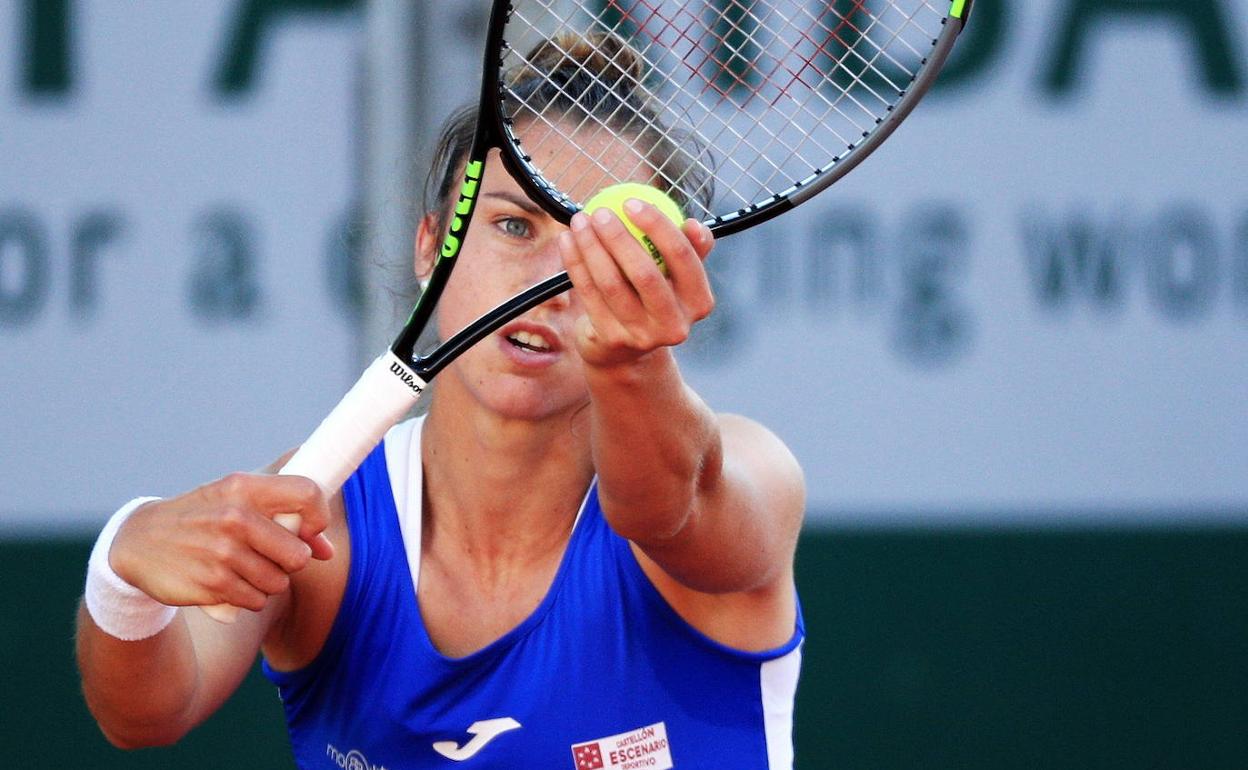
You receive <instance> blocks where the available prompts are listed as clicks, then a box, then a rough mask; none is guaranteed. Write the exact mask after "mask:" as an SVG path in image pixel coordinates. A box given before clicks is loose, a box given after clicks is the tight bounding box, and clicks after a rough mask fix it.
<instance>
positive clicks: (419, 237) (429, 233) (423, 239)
mask: <svg viewBox="0 0 1248 770" xmlns="http://www.w3.org/2000/svg"><path fill="white" fill-rule="evenodd" d="M436 228H437V221H436V220H435V219H434V217H433V215H432V214H426V215H425V216H423V217H421V218H420V225H418V226H417V228H416V253H415V255H414V256H415V259H414V261H413V268H414V270H415V272H416V280H418V281H420V283H421V285H422V286H424V285H425V283H426V282H427V281H428V280H429V274H430V273H432V272H433V263H434V262H436V261H437V253H438V245H439V244H438V240H439V239H438V235H437V229H436Z"/></svg>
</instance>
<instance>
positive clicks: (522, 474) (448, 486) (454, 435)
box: [421, 394, 593, 567]
mask: <svg viewBox="0 0 1248 770" xmlns="http://www.w3.org/2000/svg"><path fill="white" fill-rule="evenodd" d="M446 395H450V394H446ZM454 400H455V399H454V398H453V397H452V398H450V399H446V398H443V399H439V398H438V397H437V395H436V394H435V395H434V397H433V399H432V403H431V405H430V411H429V416H428V417H427V418H426V421H425V425H424V428H423V432H422V433H423V435H422V441H421V460H422V463H423V465H424V479H425V482H424V491H425V498H424V499H425V504H424V531H425V533H426V536H425V539H424V542H425V544H426V547H430V548H432V547H437V548H438V549H439V550H443V549H447V548H449V549H450V551H451V552H454V553H456V554H457V555H458V557H459V558H464V559H469V560H471V561H473V562H475V563H478V564H491V565H494V566H495V567H498V566H502V565H504V564H506V563H508V562H511V563H518V562H522V561H525V562H527V561H530V560H535V559H541V558H544V557H545V556H547V555H549V554H551V553H554V552H561V551H562V548H563V545H564V544H565V543H566V542H567V538H568V534H569V533H570V532H571V529H572V524H573V522H574V521H575V518H576V514H577V512H578V511H579V509H580V505H581V502H582V500H583V499H584V496H585V492H586V490H587V489H588V487H589V483H590V481H591V480H592V479H593V465H592V462H591V459H590V450H589V425H588V421H587V420H585V419H584V418H583V417H581V416H580V415H581V414H582V413H583V412H584V410H580V411H579V412H577V413H575V414H572V415H558V416H553V417H550V418H547V419H543V420H540V421H533V420H525V419H516V418H509V417H504V416H500V415H498V414H496V413H492V412H488V411H486V410H482V409H479V408H477V409H473V408H470V407H469V408H464V407H465V406H466V405H463V404H454V403H450V401H454ZM435 543H436V546H435ZM444 552H446V551H444Z"/></svg>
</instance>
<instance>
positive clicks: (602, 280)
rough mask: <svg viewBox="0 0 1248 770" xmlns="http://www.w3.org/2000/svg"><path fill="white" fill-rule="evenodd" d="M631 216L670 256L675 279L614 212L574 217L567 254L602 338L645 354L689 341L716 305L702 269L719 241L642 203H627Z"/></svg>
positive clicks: (565, 239) (563, 243) (563, 246)
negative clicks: (656, 348)
mask: <svg viewBox="0 0 1248 770" xmlns="http://www.w3.org/2000/svg"><path fill="white" fill-rule="evenodd" d="M624 211H625V214H626V215H627V216H628V218H629V219H630V220H631V221H632V222H633V223H634V224H635V225H636V226H637V227H638V228H639V229H641V230H642V232H644V233H645V234H646V235H647V236H648V237H649V238H650V240H651V242H652V243H654V245H655V247H656V248H657V249H658V251H659V252H660V253H661V254H662V255H663V258H664V261H665V262H666V264H667V267H668V276H664V275H663V273H662V272H661V271H660V270H659V268H658V266H657V265H656V264H655V262H654V261H653V259H652V258H651V256H650V254H649V252H648V250H647V249H646V248H644V247H643V246H642V245H641V244H640V243H639V242H638V241H637V239H636V238H634V237H633V235H632V234H631V233H630V232H629V231H628V229H627V228H626V227H625V226H624V223H623V222H621V221H620V219H619V218H618V217H617V216H616V215H615V214H614V213H612V212H611V211H609V210H606V209H601V210H599V211H596V212H594V214H593V215H592V216H587V215H585V214H583V213H582V214H577V215H576V216H574V217H573V219H572V222H571V231H570V233H565V234H564V235H563V236H562V237H561V238H560V242H559V250H560V254H561V257H562V258H563V261H564V267H565V268H566V269H567V271H568V275H569V277H570V278H571V279H572V283H573V285H574V286H575V287H576V290H577V294H578V296H579V297H580V298H581V300H582V302H583V304H584V305H585V309H586V315H587V316H588V317H589V319H590V322H591V324H592V326H593V331H594V333H595V335H594V336H595V337H596V338H598V339H599V340H604V341H605V342H604V344H607V345H614V346H624V347H631V348H634V349H636V350H638V351H642V352H644V351H646V350H649V349H653V348H655V347H659V346H665V345H675V344H678V343H680V342H683V341H684V340H685V339H686V338H687V337H688V334H689V330H690V328H691V326H692V324H693V323H694V322H696V321H698V320H701V319H702V318H705V317H706V316H707V315H708V314H709V313H710V312H711V310H712V309H713V307H714V298H713V295H712V293H711V289H710V281H709V279H708V277H707V275H706V270H705V268H704V266H703V264H702V260H703V259H705V257H706V255H707V254H708V253H709V252H710V250H711V248H712V246H713V245H714V238H713V237H712V235H711V233H710V231H709V229H707V228H706V226H705V225H703V224H701V223H700V222H697V221H696V220H692V219H691V220H687V221H686V222H685V223H684V224H683V225H682V226H680V227H678V226H676V225H675V224H674V223H672V222H671V220H669V219H668V218H667V217H666V216H665V215H664V214H663V213H662V212H660V211H659V210H658V209H656V208H655V207H654V206H652V205H650V204H648V203H644V202H642V201H640V200H636V199H630V200H628V201H626V202H625V203H624Z"/></svg>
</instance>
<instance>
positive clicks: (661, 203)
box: [583, 182, 685, 275]
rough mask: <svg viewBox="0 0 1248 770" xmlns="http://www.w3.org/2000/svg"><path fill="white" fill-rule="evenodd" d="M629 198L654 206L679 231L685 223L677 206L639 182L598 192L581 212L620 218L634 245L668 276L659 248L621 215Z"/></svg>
mask: <svg viewBox="0 0 1248 770" xmlns="http://www.w3.org/2000/svg"><path fill="white" fill-rule="evenodd" d="M629 198H636V199H637V200H640V201H645V202H646V203H649V204H651V205H653V206H654V207H655V208H657V209H658V210H659V211H661V212H663V214H664V215H666V216H667V218H668V219H670V220H672V221H673V222H675V223H676V226H677V227H680V226H681V225H683V224H684V223H685V215H684V213H683V212H682V211H681V210H680V206H679V204H677V203H676V201H674V200H672V199H671V198H669V197H668V196H667V194H666V193H664V192H663V191H662V190H660V189H658V188H656V187H651V186H650V185H648V184H640V183H638V182H622V183H620V184H613V185H610V186H609V187H604V188H602V189H601V190H599V191H598V192H597V193H596V194H595V195H594V196H593V197H592V198H590V199H589V200H588V201H586V202H585V207H584V209H583V210H584V211H585V213H586V214H592V213H594V212H595V211H597V210H598V209H603V208H606V209H611V210H612V211H614V212H615V215H616V216H617V217H619V218H620V221H621V222H623V223H624V226H625V227H627V228H628V231H629V232H630V233H632V234H633V237H634V238H636V239H637V241H638V242H639V243H640V244H641V245H642V246H645V247H646V250H647V251H649V252H650V256H651V257H652V258H653V259H654V263H655V264H656V265H658V266H659V270H661V271H662V272H663V274H664V275H667V263H665V262H664V261H663V255H662V254H660V253H659V250H658V248H656V247H655V245H654V243H652V242H651V241H650V239H649V238H648V237H646V234H645V233H643V232H642V231H641V229H640V228H638V227H637V226H636V225H634V224H633V223H632V221H631V220H630V219H629V218H628V215H627V214H625V213H624V201H626V200H628V199H629Z"/></svg>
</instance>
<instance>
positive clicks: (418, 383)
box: [203, 350, 426, 623]
mask: <svg viewBox="0 0 1248 770" xmlns="http://www.w3.org/2000/svg"><path fill="white" fill-rule="evenodd" d="M425 384H426V383H425V381H424V380H422V379H421V378H419V377H417V376H416V374H415V372H413V371H412V370H411V368H410V367H409V366H408V365H407V364H406V363H404V362H403V361H402V360H401V359H399V357H398V356H396V355H395V354H394V353H393V352H392V351H389V350H387V351H386V352H385V353H383V354H382V355H381V356H379V357H378V358H377V360H375V361H373V363H371V364H369V366H368V368H367V369H365V370H364V373H363V374H361V375H360V379H359V380H357V381H356V383H355V385H353V386H352V387H351V390H349V391H347V394H346V395H345V396H343V397H342V400H341V401H339V402H338V405H337V406H335V407H334V408H333V410H332V411H331V412H330V413H329V415H328V416H326V418H325V419H324V420H322V421H321V424H320V425H318V426H317V428H316V430H314V431H312V435H311V436H308V439H307V441H304V442H303V445H302V446H300V447H299V449H298V450H296V451H295V453H294V455H292V456H291V458H290V460H289V461H287V463H286V465H284V466H283V467H282V469H281V470H280V471H278V472H279V473H280V474H281V475H283V476H307V477H308V478H310V479H312V480H313V481H315V482H316V483H317V484H318V485H320V487H321V490H322V491H324V492H325V494H326V496H329V495H332V494H334V493H335V492H337V491H338V489H339V488H340V487H341V486H342V484H343V482H345V481H346V480H347V477H348V476H350V475H351V474H352V473H353V472H354V471H355V469H356V468H358V467H359V465H360V463H361V462H363V461H364V458H365V457H367V456H368V453H369V452H371V451H372V450H373V447H375V446H377V444H378V442H380V441H381V439H382V437H383V436H385V435H386V431H388V430H390V428H391V427H393V426H394V424H395V423H397V422H398V421H399V420H401V419H403V416H404V415H406V414H407V412H408V411H409V410H410V409H411V408H412V406H413V405H415V403H416V402H417V401H418V400H420V395H421V393H423V392H424V389H425ZM273 520H274V521H276V522H277V523H278V524H281V525H282V526H283V527H285V528H286V529H287V530H289V531H291V532H295V533H297V532H298V531H299V525H300V524H301V521H300V517H299V515H298V514H294V513H286V514H280V515H278V516H274V517H273ZM203 609H204V612H206V613H207V614H208V616H209V617H211V618H212V619H213V620H216V621H219V622H221V623H233V622H234V621H235V620H236V619H237V618H238V608H237V607H233V606H231V605H228V604H217V605H213V606H211V607H204V608H203Z"/></svg>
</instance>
